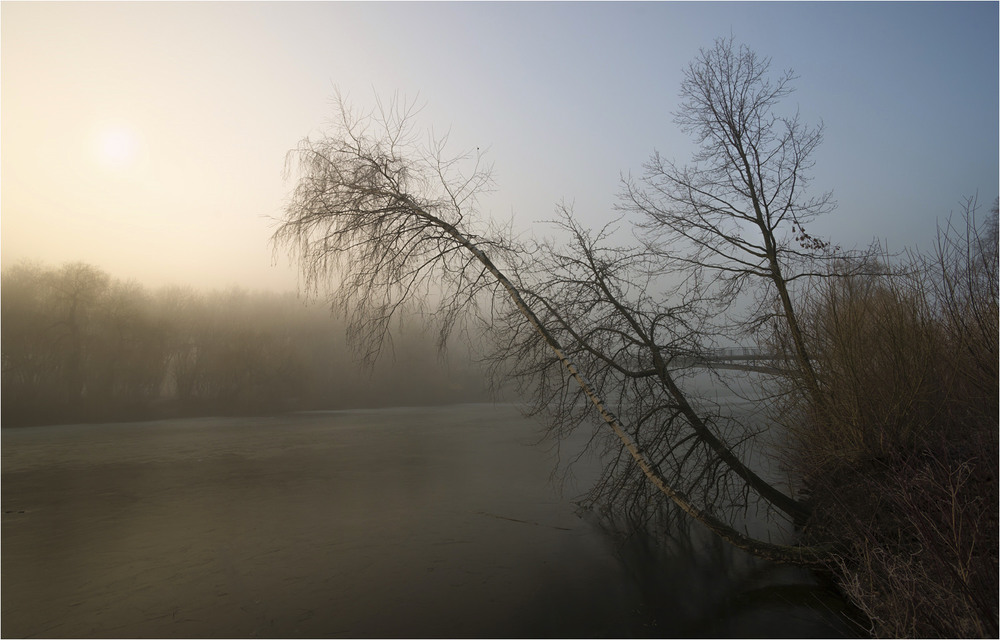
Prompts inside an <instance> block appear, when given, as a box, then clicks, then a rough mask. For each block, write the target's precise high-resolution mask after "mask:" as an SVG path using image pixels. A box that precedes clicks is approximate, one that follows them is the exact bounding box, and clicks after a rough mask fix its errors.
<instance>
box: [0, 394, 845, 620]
mask: <svg viewBox="0 0 1000 640" xmlns="http://www.w3.org/2000/svg"><path fill="white" fill-rule="evenodd" d="M2 435H3V448H2V453H3V483H2V491H3V505H4V511H5V514H4V521H3V530H2V534H3V578H2V579H3V584H2V587H3V590H2V593H3V618H2V625H3V629H2V632H3V635H4V636H29V635H44V636H81V637H98V636H101V637H131V636H164V637H234V636H236V637H256V636H265V637H278V636H280V637H329V636H338V637H339V636H352V637H393V636H403V637H424V636H428V637H429V636H436V637H440V636H444V637H455V636H467V637H484V636H486V637H496V636H515V637H518V636H522V637H523V636H580V637H587V636H623V635H624V636H635V635H640V636H641V635H650V636H671V635H675V636H676V635H683V636H689V635H732V636H746V635H771V636H786V635H826V636H829V635H839V634H841V633H843V630H844V627H842V626H839V625H838V624H835V622H834V621H833V617H832V616H831V615H826V614H825V613H824V611H823V609H822V608H816V607H806V606H801V605H799V604H797V603H795V602H793V601H790V600H789V599H788V597H787V596H788V594H794V595H796V596H799V595H802V594H804V593H808V592H809V591H808V590H812V591H815V588H814V587H807V588H806V590H804V589H803V588H801V587H799V586H790V585H797V584H798V583H800V582H802V581H803V580H807V579H808V576H807V575H803V574H801V573H798V572H794V571H791V570H788V569H782V568H776V567H773V566H770V565H766V564H763V563H758V562H756V561H754V560H752V559H749V558H747V557H745V556H744V555H743V554H738V553H735V552H733V551H732V550H731V549H729V548H727V547H725V546H723V545H721V544H718V543H716V542H715V541H714V540H712V539H707V538H703V537H701V536H699V534H698V533H697V532H694V534H693V535H675V536H674V539H673V541H672V542H671V543H670V544H667V545H664V544H660V543H657V542H654V539H653V538H651V537H649V536H642V535H638V534H634V533H633V534H631V535H623V533H622V530H619V529H616V528H615V527H613V526H611V525H610V524H609V523H607V522H603V521H599V520H597V519H596V518H595V517H594V516H593V515H592V514H583V515H582V516H581V515H580V514H579V513H578V510H577V508H576V507H575V505H574V504H573V502H572V500H571V498H572V497H573V496H574V495H576V493H578V492H579V491H581V490H582V489H583V488H585V487H584V486H573V485H570V486H568V487H567V488H566V490H565V491H564V492H563V493H560V492H559V491H557V489H556V488H555V487H554V486H553V484H552V483H551V482H550V474H551V471H552V468H553V464H554V460H553V457H552V456H551V455H550V454H549V453H548V451H547V449H546V448H545V447H544V446H532V445H531V443H533V442H535V441H536V440H537V433H536V427H535V425H534V424H533V423H531V422H528V421H525V420H523V419H521V418H520V417H519V415H518V414H517V412H516V410H515V409H514V408H512V407H509V406H499V407H495V406H492V405H463V406H458V407H446V408H420V409H396V410H373V411H353V412H331V413H317V414H298V415H294V416H284V417H277V418H259V419H245V418H241V419H236V418H204V419H194V420H175V421H162V422H152V423H135V424H107V425H73V426H57V427H37V428H31V429H15V430H12V429H5V430H3V434H2ZM577 472H578V475H580V476H581V477H582V480H581V481H582V482H584V483H586V482H587V477H588V471H587V470H586V469H578V470H577Z"/></svg>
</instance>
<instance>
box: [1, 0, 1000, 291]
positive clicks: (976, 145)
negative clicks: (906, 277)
mask: <svg viewBox="0 0 1000 640" xmlns="http://www.w3.org/2000/svg"><path fill="white" fill-rule="evenodd" d="M730 35H732V36H734V37H735V39H736V40H737V41H738V42H741V43H744V44H746V45H748V46H750V47H751V48H753V49H754V50H756V51H757V52H758V53H759V54H761V55H764V56H767V57H770V58H771V60H772V68H773V70H774V71H775V72H778V71H781V70H784V69H789V68H791V69H793V70H794V71H795V72H796V73H797V74H798V76H799V79H798V80H797V81H796V83H795V87H796V92H795V93H794V94H792V95H791V96H790V97H789V98H788V99H787V100H786V103H785V104H784V105H783V109H786V110H787V112H788V113H792V112H794V111H795V110H798V112H799V114H800V116H801V117H802V119H803V120H805V121H806V122H808V123H819V122H820V121H822V122H823V124H824V126H825V138H824V143H823V145H822V146H821V147H820V148H819V150H818V151H817V152H816V155H815V161H816V164H815V167H814V168H813V170H812V175H813V181H812V183H811V190H812V191H814V192H816V193H819V192H822V191H827V190H832V191H833V193H834V198H835V199H836V200H837V202H838V203H839V206H838V208H837V210H836V211H834V212H833V213H831V214H829V215H827V216H826V217H825V218H823V219H821V220H819V221H817V222H816V223H815V224H814V226H813V228H812V229H811V230H810V231H811V233H812V234H813V235H819V236H822V237H826V238H828V239H830V240H832V241H833V242H834V243H835V244H840V245H841V246H845V247H851V246H861V245H866V244H868V243H869V242H871V241H872V240H873V239H878V240H881V241H883V242H885V243H887V244H888V246H889V247H890V249H897V250H899V249H903V248H906V247H917V248H922V249H929V248H930V245H931V243H932V241H933V238H934V233H935V228H936V224H937V222H938V221H939V220H944V219H945V218H947V216H948V215H949V213H951V212H957V211H958V210H959V209H960V208H961V201H962V199H963V198H966V197H970V196H977V195H978V198H979V201H980V203H981V205H982V208H983V210H986V209H988V208H989V207H990V205H991V204H992V203H993V201H994V199H995V198H996V197H997V195H998V192H1000V186H998V185H1000V178H998V176H1000V166H998V155H1000V153H998V148H1000V144H998V139H1000V130H998V121H1000V106H998V95H1000V89H998V78H1000V68H998V58H1000V54H998V52H1000V43H998V4H997V3H996V2H982V3H958V2H947V3H933V2H927V3H903V2H900V3H895V2H894V3H853V2H852V3H839V2H838V3H799V2H780V3H754V2H740V3H721V2H719V3H673V2H664V3H660V2H655V3H654V2H648V3H571V2H565V3H533V2H523V3H465V2H455V3H433V4H428V3H419V2H407V3H389V2H385V3H382V2H379V3H339V2H338V3H332V2H330V3H328V2H305V3H291V2H275V3H241V2H225V3H201V2H193V3H191V2H188V3H181V2H167V3H153V2H135V3H90V2H71V3H56V2H52V3H50V2H44V3H42V2H7V1H5V2H3V3H2V4H0V262H2V264H3V266H4V267H6V266H9V265H11V264H15V263H17V262H19V261H21V260H25V259H28V260H34V261H37V262H40V263H42V264H47V265H51V266H55V265H59V264H61V263H64V262H68V261H84V262H87V263H90V264H93V265H95V266H98V267H100V268H102V269H104V270H105V271H107V272H109V273H110V274H111V275H112V276H114V277H118V278H124V279H135V280H138V281H139V282H142V283H145V284H147V285H150V286H160V285H166V284H186V285H191V286H194V287H197V288H221V287H228V286H232V285H236V286H240V287H243V288H248V289H265V290H275V291H282V290H294V289H296V287H297V282H298V280H297V277H296V271H295V269H294V267H293V266H292V265H290V264H289V261H288V259H287V258H286V257H285V256H284V255H282V254H279V255H278V256H277V259H275V257H274V255H273V254H272V250H271V246H270V244H269V238H270V235H271V233H272V232H273V230H274V228H275V224H276V220H277V219H279V218H280V217H281V216H282V212H283V207H284V205H285V203H286V201H287V198H288V196H289V194H290V192H291V190H292V188H293V187H294V183H293V182H291V181H289V180H286V179H285V178H284V177H283V168H284V164H285V156H286V153H287V152H288V151H289V150H290V149H292V148H294V147H295V146H296V144H297V143H298V142H299V140H301V139H302V138H304V137H306V136H312V137H314V138H315V137H318V136H321V135H322V134H323V132H324V131H325V130H327V129H328V128H329V123H330V121H331V119H332V116H333V109H332V98H333V96H334V93H335V91H337V90H339V91H340V92H341V93H342V94H344V95H346V96H347V97H348V99H349V100H350V102H351V103H353V104H355V105H357V106H359V107H362V108H369V107H371V106H373V105H374V103H375V98H376V96H381V97H387V96H391V95H393V94H397V93H398V94H399V95H401V96H405V97H406V98H408V99H414V100H416V101H417V102H418V103H420V104H421V105H423V109H422V111H421V112H420V116H419V121H418V125H419V126H420V127H421V130H424V129H426V130H428V131H430V130H433V131H434V132H435V133H437V134H439V133H441V132H446V131H447V132H450V138H449V141H450V145H451V146H450V147H449V149H450V150H453V151H454V152H455V153H458V152H462V151H464V150H466V149H470V148H476V147H479V148H480V149H483V150H488V152H487V153H488V155H487V158H488V159H489V160H490V161H492V162H493V167H494V179H495V182H496V185H495V190H494V191H493V192H492V193H490V194H488V197H486V198H484V199H483V201H482V206H483V209H484V211H485V213H486V214H488V215H491V216H495V217H498V218H501V219H505V220H506V219H509V218H513V221H514V224H515V226H516V227H517V228H519V229H524V230H531V232H534V233H539V234H543V233H545V231H546V227H545V226H544V224H543V221H545V220H547V219H550V218H552V217H553V212H554V210H555V207H556V205H557V204H558V203H559V202H562V201H565V202H569V203H573V205H574V209H575V211H576V215H577V216H578V217H579V218H580V220H581V221H582V222H583V223H584V224H587V225H590V226H603V224H604V223H606V222H607V221H609V220H611V219H613V218H614V217H615V216H616V215H617V214H616V213H615V212H614V210H613V206H614V204H615V202H616V194H617V193H618V191H619V184H620V177H621V176H622V175H623V174H629V173H631V174H633V175H638V174H641V172H642V164H643V162H645V161H646V160H647V159H648V158H649V156H650V155H651V154H652V153H653V152H654V151H658V152H659V153H660V154H661V155H663V156H665V157H666V158H668V159H672V160H676V161H678V162H684V161H686V160H687V159H689V158H690V156H691V154H692V152H693V146H692V143H691V141H690V140H689V139H688V138H687V137H686V136H685V135H684V134H683V133H682V132H680V131H679V129H678V128H677V126H676V125H675V124H674V123H673V117H672V115H671V113H672V112H673V111H675V110H676V108H677V105H678V90H679V87H680V82H681V79H682V71H683V69H684V67H685V66H686V65H687V64H688V63H689V62H690V61H691V60H693V59H694V57H695V56H696V55H697V54H698V51H699V48H703V47H710V46H711V45H712V43H713V40H714V39H715V38H718V37H728V36H730Z"/></svg>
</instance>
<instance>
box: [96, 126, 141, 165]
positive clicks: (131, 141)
mask: <svg viewBox="0 0 1000 640" xmlns="http://www.w3.org/2000/svg"><path fill="white" fill-rule="evenodd" d="M97 155H98V157H99V158H100V160H101V163H102V164H104V165H105V166H107V167H110V168H113V169H124V168H126V167H129V166H131V165H132V164H134V163H135V161H136V158H137V157H138V155H139V137H138V136H137V135H136V133H135V131H133V130H132V129H131V128H130V127H127V126H123V125H116V126H112V127H107V128H105V129H102V130H101V131H100V133H99V134H98V136H97Z"/></svg>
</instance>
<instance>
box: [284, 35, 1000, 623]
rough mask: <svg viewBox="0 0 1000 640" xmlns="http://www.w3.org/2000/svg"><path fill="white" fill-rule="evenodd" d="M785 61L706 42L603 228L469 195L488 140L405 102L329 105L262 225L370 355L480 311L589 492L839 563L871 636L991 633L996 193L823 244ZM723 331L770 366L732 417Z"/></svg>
mask: <svg viewBox="0 0 1000 640" xmlns="http://www.w3.org/2000/svg"><path fill="white" fill-rule="evenodd" d="M794 79H795V76H794V74H793V73H792V72H791V71H786V72H783V73H778V74H774V73H772V72H771V70H770V61H769V60H768V59H766V58H763V57H761V56H759V55H757V54H756V53H755V52H754V51H752V50H751V49H749V48H748V47H746V46H741V45H737V44H736V43H735V42H734V40H733V39H732V38H729V39H720V40H718V41H716V43H715V45H714V46H713V47H710V48H707V49H703V50H702V51H701V52H700V54H699V56H698V57H697V58H696V59H695V61H694V62H692V63H691V64H690V65H689V66H688V67H687V68H686V69H685V71H684V81H683V82H682V85H681V90H680V97H681V101H680V104H679V107H678V110H677V111H676V112H675V113H674V114H673V115H674V122H675V123H676V124H677V125H678V127H679V128H680V129H681V130H682V131H684V132H685V133H688V134H689V135H690V136H691V138H692V139H693V140H694V142H695V143H696V145H697V151H696V153H695V154H694V156H693V157H692V159H691V161H690V163H688V164H680V163H676V162H673V161H670V160H668V159H666V158H664V157H663V156H661V155H660V154H659V153H654V154H653V156H652V157H651V158H650V159H649V161H648V162H646V163H645V164H644V166H643V172H642V174H641V175H640V176H636V177H633V176H631V175H625V176H623V177H622V184H621V190H620V193H619V194H618V196H619V201H618V205H617V207H616V209H615V211H613V212H610V213H609V215H608V216H607V219H608V220H609V222H608V223H607V224H606V225H605V226H603V227H601V228H598V229H590V228H587V227H585V226H584V225H583V224H581V223H580V221H579V220H578V218H577V216H576V215H575V213H574V211H573V209H572V208H571V207H569V206H566V205H560V206H557V207H556V213H555V220H554V226H553V232H552V233H553V235H552V236H551V237H548V238H535V237H532V236H531V235H530V234H527V233H525V232H524V230H515V229H512V228H511V226H510V225H509V224H503V223H502V222H500V221H498V220H495V219H493V218H491V216H490V215H489V214H488V213H487V212H484V211H482V209H481V208H480V204H479V202H480V201H479V196H480V195H481V194H482V193H483V192H485V191H488V190H490V189H491V188H492V187H493V185H494V183H493V178H492V174H491V170H490V167H489V165H488V164H487V163H486V161H485V159H484V157H483V156H482V154H480V153H479V152H478V149H477V151H476V152H472V153H469V154H465V155H458V156H450V155H446V153H445V144H444V142H443V141H435V140H430V144H428V143H426V142H425V140H427V138H425V137H424V136H421V135H419V134H418V133H416V132H415V131H414V129H413V119H414V117H415V114H416V109H415V107H414V105H413V104H412V103H406V102H404V101H400V100H394V101H391V102H382V101H378V103H377V105H376V108H374V109H372V110H371V111H367V112H362V111H359V110H357V109H356V108H354V107H352V106H351V105H350V104H348V103H347V102H346V101H344V100H343V99H339V100H338V107H339V113H338V114H337V116H338V118H337V122H336V123H335V126H334V128H333V129H332V130H331V131H330V132H329V133H328V134H326V135H324V136H321V137H319V138H310V139H306V140H303V141H302V142H301V143H300V145H299V147H298V149H296V150H294V151H293V152H292V153H291V154H290V156H289V160H290V165H289V170H290V172H291V171H294V172H296V174H295V175H296V184H295V190H294V193H293V196H292V198H291V200H290V202H289V204H288V206H287V208H286V215H285V220H284V223H283V225H282V226H281V227H279V229H278V231H277V232H276V234H275V237H274V239H275V242H276V243H277V245H278V246H279V247H284V248H286V249H287V250H288V251H289V253H290V254H291V255H292V256H293V257H294V258H295V259H297V260H298V261H299V263H300V265H301V269H302V273H303V276H304V278H305V281H306V283H307V285H308V286H309V287H311V288H312V289H313V290H315V291H317V292H318V291H327V290H329V291H330V292H331V293H330V295H331V299H332V300H333V302H334V304H335V305H337V306H339V307H340V308H341V309H342V310H343V311H344V313H345V314H346V317H347V319H348V328H349V332H350V333H351V335H352V336H353V338H354V339H355V340H356V341H357V342H358V343H359V344H360V345H361V349H362V351H363V352H364V353H365V355H366V357H367V358H368V359H369V360H375V359H377V356H378V354H379V352H380V350H381V346H382V344H383V343H384V342H385V341H386V340H387V339H388V338H389V336H390V335H391V327H392V324H393V319H394V318H396V317H397V316H399V315H401V314H405V313H406V312H407V311H409V310H413V309H419V310H421V312H422V313H424V315H425V317H430V318H433V319H434V320H435V321H436V325H437V326H438V327H439V328H440V330H441V332H442V335H447V334H448V333H449V332H451V331H453V330H454V329H456V328H460V329H465V328H467V327H468V326H475V327H477V329H476V331H475V335H477V336H481V337H482V340H481V342H480V343H479V344H478V345H477V346H478V348H479V349H481V351H482V353H483V356H482V357H483V360H484V362H486V363H487V364H488V366H489V370H490V371H491V372H492V373H493V374H494V380H497V381H513V382H514V383H516V385H517V387H518V389H519V390H520V391H521V392H522V394H523V396H522V397H523V398H524V399H525V400H527V401H528V406H529V408H528V411H529V412H530V413H532V414H536V415H539V416H543V417H544V418H545V419H546V421H547V424H548V428H549V431H550V432H551V433H553V434H555V435H557V436H567V435H568V434H571V433H579V432H580V431H583V432H584V433H585V434H586V435H587V436H588V441H589V443H590V445H591V448H592V450H594V451H595V452H596V453H597V454H598V455H600V456H601V459H602V461H603V462H604V472H603V475H602V476H601V478H600V480H599V481H598V482H597V484H596V485H595V486H594V488H593V490H592V491H591V493H590V494H589V496H588V497H589V500H587V501H585V503H586V504H589V505H591V506H594V507H596V508H600V509H602V510H604V511H605V512H607V513H610V514H612V515H613V516H614V517H621V516H624V517H625V518H628V519H630V520H632V521H636V522H640V523H643V522H645V523H653V522H655V523H660V524H662V523H667V524H668V525H669V523H670V522H672V521H673V522H676V519H675V518H679V517H690V518H691V519H693V520H694V521H697V522H699V523H701V524H702V525H704V526H705V527H706V528H707V529H708V530H709V531H711V532H713V533H714V534H716V535H718V536H719V537H721V538H722V539H724V540H726V541H728V542H729V543H731V544H733V545H735V546H737V547H739V548H741V549H744V550H746V551H749V552H750V553H752V554H754V555H757V556H760V557H764V558H769V559H773V560H779V561H784V562H792V563H798V564H803V565H810V566H813V567H817V568H822V569H823V570H826V571H829V572H831V573H832V575H833V577H834V578H835V579H836V581H837V583H838V584H839V585H840V586H841V588H842V590H843V592H844V593H845V594H847V595H848V597H849V598H850V599H851V601H852V602H853V603H854V604H856V605H857V607H858V608H859V609H860V610H861V611H863V612H864V614H865V615H867V616H868V618H867V621H866V622H865V625H866V628H865V631H868V632H871V633H873V634H876V635H938V636H941V635H943V636H967V635H976V636H988V637H995V634H996V631H997V575H998V561H997V545H996V541H997V512H996V504H997V469H998V464H997V454H998V444H997V435H998V430H997V418H998V415H997V407H998V404H997V400H998V373H997V364H998V359H1000V353H998V347H997V342H998V340H997V338H998V332H1000V328H998V311H997V309H998V292H997V278H998V270H997V215H998V213H997V206H996V205H994V207H993V210H992V211H991V212H990V213H989V214H987V215H985V216H984V215H983V212H982V210H981V209H980V207H979V206H978V203H977V201H976V199H975V198H972V199H970V200H968V201H966V203H965V207H964V211H963V212H962V215H960V216H956V217H955V218H954V219H952V220H951V221H948V222H944V223H942V226H941V231H940V235H939V237H938V242H937V246H936V247H935V250H933V251H931V252H929V253H926V254H917V253H910V254H903V255H890V254H888V253H887V252H885V251H884V250H883V249H882V248H881V247H880V246H879V245H878V244H877V243H873V244H872V245H871V246H869V247H865V248H861V249H844V248H841V247H839V246H837V245H835V244H833V243H831V242H829V241H827V240H825V239H822V238H819V237H816V236H815V235H813V232H812V231H811V230H812V228H813V225H812V223H813V221H814V220H815V219H816V218H817V217H818V216H821V215H826V214H828V213H831V212H832V211H833V210H834V208H835V207H834V204H835V203H834V201H833V200H832V197H831V194H829V193H820V194H816V195H811V194H809V193H808V190H807V186H808V184H809V178H810V175H809V174H810V171H811V169H812V168H813V160H812V157H813V153H814V151H815V149H816V148H817V147H818V145H819V144H820V143H821V141H822V126H821V125H820V126H816V127H810V126H808V125H806V124H804V123H803V122H802V121H801V120H800V119H799V116H798V113H797V112H796V111H795V110H794V109H793V110H791V111H789V110H787V106H786V105H783V102H784V99H785V98H787V97H788V96H789V95H790V94H791V91H792V87H791V84H792V82H793V80H794ZM428 310H429V312H428ZM733 342H737V343H742V344H744V345H749V346H756V347H762V348H765V349H769V350H770V351H771V354H772V356H773V358H772V360H771V365H770V366H768V367H767V368H766V369H765V370H764V371H762V372H760V373H759V374H757V375H756V377H755V378H754V381H755V384H753V385H751V386H752V388H751V389H749V390H746V389H738V388H733V389H729V390H728V391H729V392H732V393H736V394H738V395H740V396H741V397H742V398H743V399H744V400H747V401H749V403H748V406H749V407H750V409H749V410H747V411H746V412H745V413H743V414H742V415H737V414H736V413H734V412H732V411H726V410H723V409H722V408H721V407H719V406H718V405H716V404H712V403H711V402H708V401H707V398H704V397H699V395H698V393H697V389H696V388H695V386H694V385H692V384H691V382H692V380H693V378H694V376H695V372H696V370H698V367H697V366H694V367H693V366H692V363H696V362H698V361H699V360H701V361H702V362H704V361H705V360H706V359H707V357H708V356H709V355H710V350H711V349H713V348H714V347H718V346H725V345H728V344H732V343H733ZM717 382H718V384H719V385H725V381H724V380H723V379H721V378H720V379H719V380H718V381H717ZM748 511H752V512H753V513H757V514H766V515H767V516H768V519H769V520H770V521H771V522H774V523H780V522H785V523H788V524H792V525H794V529H795V531H796V532H797V533H798V536H797V538H796V539H795V540H794V541H793V543H792V544H781V543H780V542H777V541H775V539H774V538H772V537H771V535H770V533H768V532H763V534H762V533H761V532H754V531H751V529H750V527H749V526H748V520H747V518H746V514H747V512H748ZM663 514H666V515H665V516H664V515H663ZM991 634H993V635H991Z"/></svg>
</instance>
